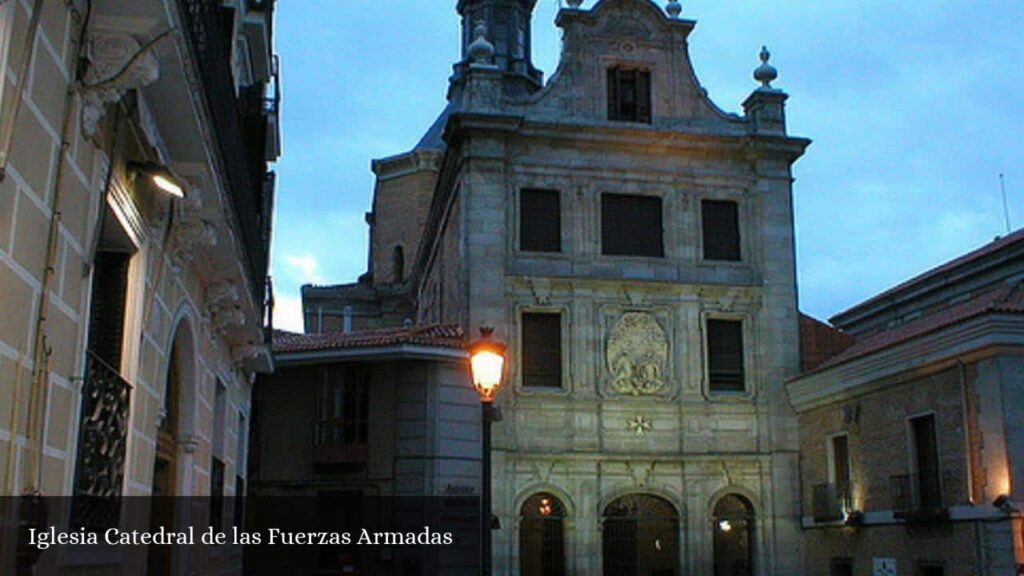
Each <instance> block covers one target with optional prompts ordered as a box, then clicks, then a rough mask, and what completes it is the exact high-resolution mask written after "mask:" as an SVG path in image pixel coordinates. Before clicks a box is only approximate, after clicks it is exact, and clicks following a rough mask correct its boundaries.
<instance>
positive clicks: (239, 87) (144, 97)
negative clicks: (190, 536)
mask: <svg viewBox="0 0 1024 576" xmlns="http://www.w3.org/2000/svg"><path fill="white" fill-rule="evenodd" d="M222 5H223V6H222ZM273 9H274V2H273V1H272V0H264V1H245V2H241V1H231V2H223V3H221V2H203V1H199V0H178V1H175V0H130V1H129V0H122V1H110V2H83V1H68V2H64V1H59V0H31V1H23V0H6V1H4V2H0V72H2V73H0V79H2V90H0V94H2V95H0V178H2V181H0V414H2V415H0V481H2V482H3V484H2V489H0V494H2V495H22V494H41V495H44V496H66V497H70V498H69V499H65V500H63V501H64V502H70V503H71V506H70V507H60V506H57V505H56V504H57V503H58V502H59V501H56V500H54V501H51V503H53V506H52V507H50V508H49V509H48V510H44V512H45V514H43V513H41V512H40V511H39V510H38V509H37V510H36V511H35V512H34V513H33V514H32V515H27V514H26V512H27V511H28V508H22V509H21V510H9V509H7V508H8V507H7V505H6V503H5V509H4V514H3V525H4V526H10V525H12V524H11V522H14V521H15V520H17V521H18V522H20V523H21V524H22V527H23V528H27V527H30V526H41V525H44V524H48V525H53V526H57V527H59V528H64V527H70V528H72V529H77V528H78V527H85V528H89V529H94V530H95V529H101V528H107V527H121V528H123V529H140V530H146V529H148V528H150V527H153V526H157V525H163V526H166V527H168V529H177V528H181V527H183V526H185V525H186V524H189V525H198V526H201V527H203V526H205V524H206V522H207V519H205V518H204V519H202V520H201V521H200V520H197V519H196V518H191V519H190V518H187V517H185V516H184V515H182V514H175V513H173V512H169V511H168V510H165V509H162V508H159V509H158V508H153V509H152V510H145V511H144V513H143V514H142V515H139V516H137V515H134V514H129V513H128V511H127V509H126V506H125V505H123V504H124V502H127V501H128V500H129V498H128V497H131V496H148V495H176V496H208V497H210V502H211V505H210V511H209V516H210V517H209V519H208V521H209V523H210V524H211V525H223V523H224V522H226V521H228V520H230V516H231V513H232V510H230V509H228V508H227V507H226V506H224V505H223V500H224V499H225V498H226V497H229V496H233V495H235V494H240V493H244V491H245V485H246V466H245V459H246V456H245V454H246V446H245V438H246V437H247V430H248V422H249V417H250V413H249V411H250V405H251V400H250V395H251V388H252V384H251V383H252V378H253V375H254V373H255V372H256V371H259V370H262V369H268V368H269V367H270V355H269V347H268V338H267V334H266V333H265V330H264V312H265V304H266V301H267V298H268V286H267V282H266V275H267V255H268V248H269V238H270V228H271V206H272V202H273V194H274V178H273V173H272V172H268V162H272V161H273V160H275V159H276V158H277V156H278V154H279V152H280V139H279V135H278V126H277V107H278V100H277V97H276V88H277V86H276V84H277V80H276V78H277V64H276V61H275V58H274V55H273V48H272V31H273V25H272V19H273ZM168 514H169V515H168ZM0 546H3V550H0V560H2V561H3V562H4V565H3V566H2V567H0V572H2V573H4V574H15V573H16V574H25V573H28V572H27V570H29V569H30V566H31V565H32V564H35V565H36V567H35V574H54V573H60V574H80V573H89V574H142V573H148V574H212V573H218V574H226V573H240V569H241V560H240V557H239V556H238V555H236V554H225V553H219V554H210V555H207V553H206V551H204V550H201V549H199V548H195V549H191V548H179V549H175V550H174V551H170V549H169V548H165V547H153V548H150V549H148V550H147V549H146V548H132V549H117V550H114V549H112V548H104V547H102V546H101V547H94V548H82V547H60V548H59V549H58V548H51V549H50V550H48V551H47V552H45V553H42V555H41V556H40V555H39V554H37V553H32V552H30V550H28V549H27V548H23V547H17V550H16V551H17V562H18V567H17V569H15V566H14V562H15V556H16V555H15V554H14V552H15V549H16V541H15V539H14V538H13V537H12V531H8V530H5V531H4V538H3V539H2V542H0ZM147 569H148V572H147Z"/></svg>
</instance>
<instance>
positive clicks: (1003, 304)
mask: <svg viewBox="0 0 1024 576" xmlns="http://www.w3.org/2000/svg"><path fill="white" fill-rule="evenodd" d="M999 313H1002V314H1024V286H1022V285H1021V284H1020V283H1017V284H1013V285H1004V286H1001V287H999V288H996V289H994V290H990V291H988V292H986V293H984V294H980V295H978V296H975V297H974V298H972V299H971V300H967V301H965V302H961V303H960V304H956V305H954V306H950V307H949V308H944V309H942V310H939V311H937V312H933V313H931V314H928V315H927V316H922V317H921V318H917V319H916V320H912V321H910V322H907V323H906V324H903V325H902V326H897V327H895V328H892V329H890V330H886V331H884V332H880V333H878V334H874V335H871V336H868V337H866V338H863V339H861V340H859V341H858V342H857V343H856V344H854V345H853V346H851V347H850V348H848V349H847V350H846V351H844V352H842V353H841V354H839V355H837V356H835V357H833V358H832V359H831V360H828V361H827V362H825V363H824V364H822V365H820V366H818V367H817V368H814V369H812V370H811V371H810V372H808V374H811V373H815V372H821V371H823V370H827V369H829V368H832V367H833V366H837V365H839V364H843V363H845V362H849V361H851V360H854V359H857V358H861V357H863V356H867V355H868V354H873V353H875V352H878V351H880V350H884V349H886V348H890V347H892V346H895V345H897V344H901V343H903V342H906V341H908V340H912V339H914V338H918V337H920V336H924V335H926V334H929V333H931V332H935V331H937V330H940V329H942V328H946V327H948V326H952V325H953V324H958V323H960V322H964V321H967V320H970V319H972V318H976V317H978V316H982V315H985V314H999Z"/></svg>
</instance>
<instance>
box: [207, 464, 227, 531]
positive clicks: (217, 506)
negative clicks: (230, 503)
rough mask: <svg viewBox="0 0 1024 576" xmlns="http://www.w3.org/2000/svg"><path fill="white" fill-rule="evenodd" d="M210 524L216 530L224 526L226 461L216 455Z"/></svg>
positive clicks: (211, 489) (213, 467)
mask: <svg viewBox="0 0 1024 576" xmlns="http://www.w3.org/2000/svg"><path fill="white" fill-rule="evenodd" d="M210 526H211V527H212V528H213V531H214V532H220V531H221V530H222V529H223V527H224V462H223V461H222V460H221V459H220V458H217V457H216V456H215V457H214V458H213V461H212V465H211V466H210Z"/></svg>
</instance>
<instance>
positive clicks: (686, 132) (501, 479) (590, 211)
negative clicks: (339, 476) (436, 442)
mask: <svg viewBox="0 0 1024 576" xmlns="http://www.w3.org/2000/svg"><path fill="white" fill-rule="evenodd" d="M569 4H570V6H569V7H568V8H565V9H563V10H561V11H560V13H559V14H558V18H557V25H558V26H559V27H560V28H561V29H562V31H563V38H564V40H563V42H564V44H563V51H562V60H561V63H560V65H559V67H558V69H557V70H556V71H555V72H554V74H553V75H552V77H551V78H550V79H549V80H548V81H547V82H546V83H544V82H543V80H542V76H541V73H540V72H539V71H537V70H536V69H535V68H534V67H533V65H532V64H531V62H530V18H531V13H532V10H533V5H534V0H461V1H460V2H459V4H458V11H459V14H460V15H461V16H462V20H463V59H462V61H461V62H459V63H458V64H456V66H455V69H454V74H453V76H452V80H451V87H450V91H449V103H448V106H447V108H446V109H445V111H444V112H443V113H442V115H441V116H440V118H439V119H438V120H437V122H436V123H435V125H434V126H432V127H430V129H429V130H428V131H427V133H426V135H425V136H424V138H423V140H422V141H421V142H420V143H419V144H418V145H417V146H416V147H415V148H414V149H413V150H412V151H410V152H408V153H405V154H401V155H398V156H394V157H391V158H387V159H383V160H379V161H376V162H375V163H374V171H375V173H376V175H377V178H378V180H377V186H376V189H375V194H374V208H373V211H372V212H371V213H370V214H368V217H367V221H368V223H369V224H370V229H371V247H372V248H371V255H370V270H369V272H368V273H367V274H366V275H365V276H364V277H363V278H361V279H360V281H359V282H358V283H356V284H352V285H346V286H334V287H306V288H304V294H303V296H304V305H305V306H304V310H305V314H306V327H307V331H308V332H318V331H330V330H357V329H360V328H366V327H380V326H388V325H401V324H402V323H403V322H408V321H410V320H411V321H412V322H415V323H416V324H433V323H444V324H456V325H460V326H462V327H463V328H464V329H465V330H466V331H467V333H468V332H470V331H471V330H472V331H475V329H476V327H478V326H481V325H492V326H495V327H496V328H497V330H496V335H497V336H498V337H500V338H501V339H503V340H505V341H506V342H508V344H509V357H510V366H509V372H508V378H507V379H506V386H505V388H504V389H503V390H502V391H501V392H500V393H499V395H498V399H497V403H498V406H499V407H500V408H501V410H502V413H503V419H502V421H501V422H498V423H495V425H494V434H495V438H494V452H493V461H494V464H493V471H494V472H493V477H492V486H493V490H494V511H495V514H496V515H497V517H498V519H499V522H500V527H499V528H497V529H496V530H495V534H494V563H495V570H494V571H495V573H496V574H563V573H564V574H601V573H604V574H632V573H644V574H649V573H650V574H684V573H685V574H707V575H710V574H726V573H728V574H737V573H743V574H753V573H757V574H800V573H802V570H803V567H802V554H801V552H800V549H801V537H800V519H799V516H800V510H799V502H798V500H799V497H798V494H799V476H798V474H799V456H798V449H799V445H798V435H797V421H796V417H795V415H794V413H793V411H792V409H791V408H790V407H789V405H788V403H787V400H786V395H785V391H784V389H783V383H784V382H785V381H786V380H787V378H790V377H792V376H794V375H796V374H797V373H798V372H799V370H800V359H799V349H800V345H799V329H798V312H797V291H796V278H795V263H794V240H793V238H794V232H793V208H792V182H793V178H792V171H791V167H792V165H793V163H794V162H795V161H796V160H797V159H798V158H799V157H800V156H801V155H802V154H803V152H804V150H805V148H806V147H807V145H808V144H809V141H808V140H805V139H801V138H795V137H791V136H789V135H787V132H786V125H785V114H784V103H785V101H786V98H787V96H786V95H785V94H784V93H783V92H781V91H780V90H777V89H775V88H773V87H772V86H771V82H772V81H773V80H774V79H775V76H776V73H775V70H774V69H773V68H772V67H771V66H770V64H768V59H769V54H768V53H767V51H764V52H763V53H762V65H761V67H760V68H758V69H757V71H756V72H755V78H756V79H757V80H758V81H759V82H760V84H761V85H760V87H758V88H757V89H756V90H754V91H753V93H752V94H751V95H750V97H749V98H748V99H747V100H746V101H745V102H744V106H743V107H744V113H743V115H737V114H729V113H726V112H723V111H722V110H721V109H719V108H718V107H717V106H716V105H715V104H714V103H712V102H711V101H710V100H709V99H708V97H707V94H706V92H705V91H704V90H703V88H702V87H701V86H700V84H699V82H698V80H697V79H696V77H695V74H694V71H693V68H692V65H691V62H690V59H689V56H688V37H689V34H690V33H691V31H692V30H693V28H694V26H695V22H693V21H690V20H686V19H681V18H680V17H679V12H680V10H679V4H678V3H677V2H674V1H673V2H669V3H668V5H667V7H665V8H663V7H661V6H658V5H656V4H655V3H653V2H651V1H649V0H601V1H600V2H597V3H596V5H594V6H593V7H591V8H589V9H583V8H581V7H580V4H581V3H580V2H578V1H576V2H569Z"/></svg>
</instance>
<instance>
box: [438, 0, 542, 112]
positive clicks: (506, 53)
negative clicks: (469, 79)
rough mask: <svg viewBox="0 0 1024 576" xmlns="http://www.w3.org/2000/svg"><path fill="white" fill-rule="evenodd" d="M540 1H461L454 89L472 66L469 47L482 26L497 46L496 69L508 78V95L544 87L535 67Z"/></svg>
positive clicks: (453, 79) (459, 5) (540, 75)
mask: <svg viewBox="0 0 1024 576" xmlns="http://www.w3.org/2000/svg"><path fill="white" fill-rule="evenodd" d="M536 4H537V0H459V3H458V6H457V10H458V12H459V15H460V16H461V17H462V59H461V60H460V61H459V63H458V64H456V65H455V74H454V76H452V84H453V86H454V87H459V86H461V85H462V82H463V79H464V77H465V72H466V67H467V66H468V65H469V46H470V44H472V43H473V40H474V39H475V35H474V30H475V29H476V27H477V26H478V25H479V24H480V23H481V22H482V23H483V24H484V25H485V26H486V28H487V40H488V41H490V43H491V44H492V45H493V46H494V65H495V66H497V67H498V69H499V70H501V71H502V73H503V74H504V76H505V80H506V83H505V89H506V92H508V93H512V94H517V93H520V94H521V93H526V94H529V93H532V92H536V91H537V90H539V89H540V88H541V86H542V85H543V80H544V74H543V73H542V72H541V71H540V70H537V69H536V68H534V67H533V60H532V56H531V44H532V38H531V20H532V19H533V8H534V6H536Z"/></svg>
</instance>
